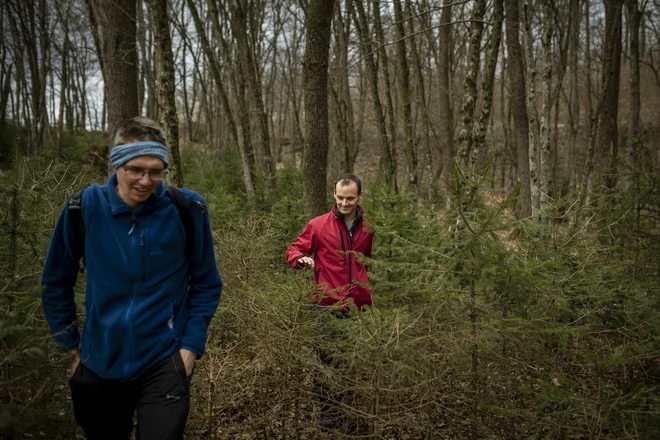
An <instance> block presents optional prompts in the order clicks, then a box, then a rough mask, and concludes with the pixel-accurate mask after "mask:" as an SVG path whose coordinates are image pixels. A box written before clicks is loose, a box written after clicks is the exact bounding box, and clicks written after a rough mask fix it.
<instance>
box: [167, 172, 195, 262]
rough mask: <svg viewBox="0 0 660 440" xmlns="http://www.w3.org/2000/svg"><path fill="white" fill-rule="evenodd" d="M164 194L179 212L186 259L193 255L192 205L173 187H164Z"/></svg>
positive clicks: (193, 221) (193, 226) (193, 228)
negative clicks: (184, 236)
mask: <svg viewBox="0 0 660 440" xmlns="http://www.w3.org/2000/svg"><path fill="white" fill-rule="evenodd" d="M165 192H166V193H167V196H168V197H169V198H170V199H172V202H173V203H174V206H176V209H177V211H179V218H180V219H181V223H183V229H184V230H185V231H186V249H185V255H186V258H190V257H191V256H192V254H193V248H194V244H195V217H194V215H193V211H192V207H193V206H192V205H193V204H192V203H191V202H189V201H188V199H186V198H185V197H184V195H183V194H182V193H181V191H180V190H179V189H178V188H176V187H174V186H170V185H167V186H166V187H165Z"/></svg>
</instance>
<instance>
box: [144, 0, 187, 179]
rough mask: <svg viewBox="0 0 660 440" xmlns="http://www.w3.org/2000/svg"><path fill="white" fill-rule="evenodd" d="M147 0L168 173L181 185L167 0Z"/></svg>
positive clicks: (177, 124) (181, 174) (177, 119)
mask: <svg viewBox="0 0 660 440" xmlns="http://www.w3.org/2000/svg"><path fill="white" fill-rule="evenodd" d="M148 1H149V12H150V15H151V24H152V27H153V33H154V43H155V46H156V54H155V55H156V75H157V84H156V86H157V89H158V107H159V109H160V111H159V112H158V114H159V115H160V124H161V127H162V128H163V131H164V133H165V138H166V139H167V145H168V147H169V150H170V151H169V155H170V166H169V169H170V173H169V177H170V181H171V182H172V184H173V185H174V186H178V187H183V172H182V170H181V156H180V154H179V117H178V116H177V112H176V97H175V92H176V83H175V78H174V57H173V55H172V38H171V36H170V26H169V19H168V14H167V11H168V2H167V0H148Z"/></svg>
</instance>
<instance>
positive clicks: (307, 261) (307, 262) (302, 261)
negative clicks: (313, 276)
mask: <svg viewBox="0 0 660 440" xmlns="http://www.w3.org/2000/svg"><path fill="white" fill-rule="evenodd" d="M297 263H298V266H300V267H309V268H312V269H313V268H314V259H313V258H312V257H308V256H305V255H303V256H302V257H300V258H298V261H297Z"/></svg>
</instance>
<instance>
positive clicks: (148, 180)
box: [140, 173, 151, 185]
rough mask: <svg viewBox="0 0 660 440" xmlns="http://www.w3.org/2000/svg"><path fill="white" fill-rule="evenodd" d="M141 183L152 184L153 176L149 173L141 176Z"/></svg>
mask: <svg viewBox="0 0 660 440" xmlns="http://www.w3.org/2000/svg"><path fill="white" fill-rule="evenodd" d="M140 184H141V185H150V184H151V177H149V174H148V173H145V174H144V175H143V176H142V177H140Z"/></svg>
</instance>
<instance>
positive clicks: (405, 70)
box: [393, 0, 423, 200]
mask: <svg viewBox="0 0 660 440" xmlns="http://www.w3.org/2000/svg"><path fill="white" fill-rule="evenodd" d="M393 4H394V21H395V23H396V24H395V28H396V37H397V43H396V53H397V65H398V68H399V69H398V73H399V75H398V77H399V93H400V94H401V112H402V114H403V136H404V151H405V155H406V189H407V190H408V191H411V192H412V196H413V200H417V199H418V198H419V180H418V177H417V173H418V172H417V146H416V145H415V135H414V133H413V125H412V104H411V97H410V94H411V92H410V69H409V67H408V51H407V49H406V32H405V29H404V26H403V23H404V20H405V19H404V17H403V11H402V9H401V1H400V0H393ZM411 44H415V43H414V40H413V41H412V42H411ZM422 105H423V104H422Z"/></svg>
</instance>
